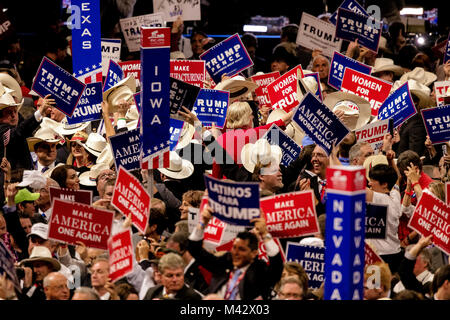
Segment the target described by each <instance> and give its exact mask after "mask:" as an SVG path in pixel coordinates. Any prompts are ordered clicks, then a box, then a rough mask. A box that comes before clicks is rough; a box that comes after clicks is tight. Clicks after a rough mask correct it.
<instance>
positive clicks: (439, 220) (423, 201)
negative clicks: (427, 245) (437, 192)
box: [408, 191, 450, 254]
mask: <svg viewBox="0 0 450 320" xmlns="http://www.w3.org/2000/svg"><path fill="white" fill-rule="evenodd" d="M408 227H410V228H412V229H414V230H416V231H417V232H418V233H420V234H421V235H423V236H424V237H427V236H429V235H430V234H432V235H433V238H432V241H433V243H434V244H435V245H436V247H438V248H439V249H441V250H442V251H444V252H445V253H446V254H450V207H449V206H448V205H447V204H445V203H444V202H442V201H441V200H439V199H438V198H437V197H435V196H434V195H432V194H431V193H429V192H428V191H424V192H423V193H422V197H421V198H420V200H419V202H418V203H417V206H416V210H414V213H413V215H412V217H411V219H410V220H409V223H408Z"/></svg>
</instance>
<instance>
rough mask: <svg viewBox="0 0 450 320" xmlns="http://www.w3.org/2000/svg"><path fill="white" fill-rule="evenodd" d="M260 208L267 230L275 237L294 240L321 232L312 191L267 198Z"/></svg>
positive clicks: (262, 201) (261, 202) (263, 200)
mask: <svg viewBox="0 0 450 320" xmlns="http://www.w3.org/2000/svg"><path fill="white" fill-rule="evenodd" d="M260 206H261V210H262V211H263V212H264V214H265V216H266V224H267V230H268V231H269V232H270V234H271V235H272V236H274V237H278V238H294V237H300V236H306V235H312V234H315V233H318V232H319V223H318V222H317V215H316V207H315V204H314V194H313V191H312V190H308V191H304V192H303V191H302V192H292V193H284V194H281V195H276V196H272V197H265V198H264V199H262V200H261V201H260Z"/></svg>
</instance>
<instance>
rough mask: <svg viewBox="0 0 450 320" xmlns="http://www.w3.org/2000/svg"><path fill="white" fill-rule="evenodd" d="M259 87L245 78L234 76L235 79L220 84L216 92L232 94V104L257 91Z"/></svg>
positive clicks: (216, 87) (215, 88)
mask: <svg viewBox="0 0 450 320" xmlns="http://www.w3.org/2000/svg"><path fill="white" fill-rule="evenodd" d="M256 88H258V85H257V84H256V83H254V82H253V81H247V80H246V79H245V78H244V77H243V76H234V77H233V78H230V79H226V80H223V81H221V82H219V83H218V84H217V85H216V86H215V87H214V90H224V91H229V92H230V102H231V101H235V100H238V99H239V98H241V97H244V96H247V95H248V94H249V93H251V92H253V91H255V89H256Z"/></svg>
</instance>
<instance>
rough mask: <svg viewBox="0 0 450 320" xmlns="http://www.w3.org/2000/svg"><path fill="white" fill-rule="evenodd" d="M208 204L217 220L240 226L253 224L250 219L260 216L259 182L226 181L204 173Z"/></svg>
mask: <svg viewBox="0 0 450 320" xmlns="http://www.w3.org/2000/svg"><path fill="white" fill-rule="evenodd" d="M205 184H206V188H207V189H208V199H209V205H210V207H211V209H212V214H213V215H214V216H215V217H217V218H218V219H219V220H221V221H223V222H226V223H229V224H235V225H240V226H253V223H251V222H250V220H252V219H255V218H259V217H260V216H261V213H260V210H259V183H255V182H226V181H222V180H218V179H215V178H212V177H210V176H207V175H205Z"/></svg>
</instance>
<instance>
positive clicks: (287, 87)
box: [266, 65, 303, 112]
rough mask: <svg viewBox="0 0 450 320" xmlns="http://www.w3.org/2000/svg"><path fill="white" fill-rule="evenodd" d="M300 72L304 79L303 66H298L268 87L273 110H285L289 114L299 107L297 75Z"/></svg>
mask: <svg viewBox="0 0 450 320" xmlns="http://www.w3.org/2000/svg"><path fill="white" fill-rule="evenodd" d="M299 71H300V75H301V76H302V78H303V70H302V66H301V65H298V66H296V67H295V68H293V69H292V70H290V71H288V72H286V73H285V74H283V75H282V76H281V77H279V78H277V79H275V80H274V81H273V82H271V83H269V84H268V85H267V86H266V88H267V94H268V95H269V98H270V102H271V104H272V109H274V110H275V109H283V110H284V111H286V112H289V111H291V110H292V109H293V108H295V107H296V106H298V102H299V101H298V98H297V77H298V74H297V73H298V72H299Z"/></svg>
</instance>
